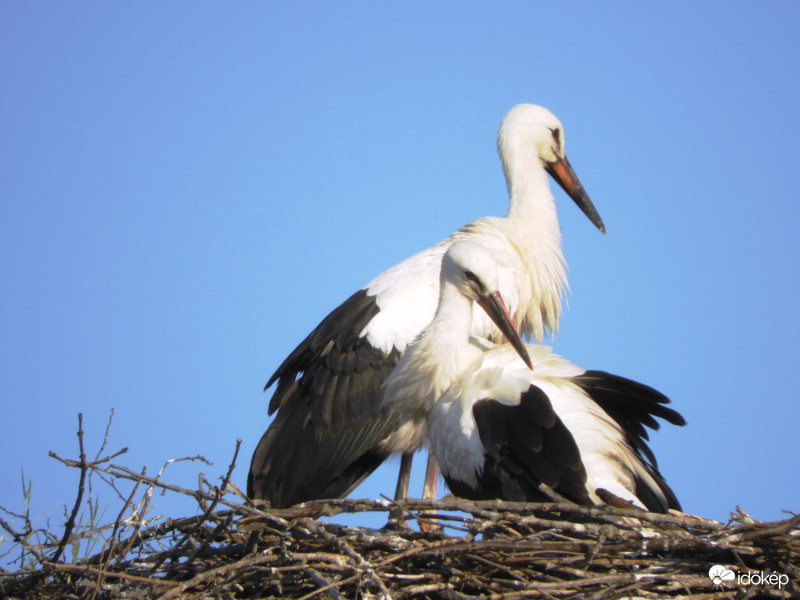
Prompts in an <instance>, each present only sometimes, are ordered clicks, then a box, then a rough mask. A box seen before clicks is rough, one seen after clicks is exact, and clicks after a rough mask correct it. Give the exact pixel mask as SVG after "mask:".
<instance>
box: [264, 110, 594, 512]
mask: <svg viewBox="0 0 800 600" xmlns="http://www.w3.org/2000/svg"><path fill="white" fill-rule="evenodd" d="M498 151H499V154H500V159H501V163H502V166H503V171H504V173H505V176H506V184H507V188H508V193H509V209H508V213H507V214H506V216H505V217H504V218H499V217H485V218H481V219H478V220H476V221H473V222H472V223H470V224H468V225H466V226H464V227H462V228H461V229H460V230H459V231H457V232H456V233H454V234H453V235H452V236H450V237H449V238H447V239H446V240H444V241H442V242H440V243H439V244H436V245H435V246H432V247H431V248H429V249H427V250H425V251H423V252H421V253H419V254H416V255H414V256H412V257H411V258H409V259H407V260H405V261H404V262H402V263H400V264H398V265H396V266H395V267H393V268H391V269H389V270H387V271H385V272H384V273H382V274H381V275H379V276H378V277H376V278H375V279H373V280H372V281H371V282H370V283H369V284H367V285H366V286H365V287H364V288H362V289H361V290H359V291H358V292H356V293H355V294H354V295H353V296H351V297H350V298H349V299H348V300H346V301H345V302H344V303H343V304H342V305H340V306H339V307H338V308H336V309H334V310H333V311H332V312H331V313H330V314H329V315H328V316H327V317H326V318H325V319H324V320H323V321H322V322H321V323H320V325H319V326H318V327H317V328H316V329H314V331H312V332H311V333H310V334H309V335H308V337H307V338H306V339H305V340H304V341H303V342H301V344H300V345H299V346H298V347H297V348H296V349H295V350H294V351H293V352H292V353H291V354H290V355H289V356H288V357H287V358H286V360H284V362H283V363H282V364H281V365H280V367H278V369H277V370H276V372H275V373H274V374H273V375H272V377H271V378H270V380H269V382H268V383H267V387H269V386H271V385H272V384H273V383H275V382H277V388H276V390H275V393H274V395H273V397H272V400H271V401H270V407H269V411H270V413H272V412H275V411H277V415H276V417H275V419H274V420H273V422H272V423H271V425H270V427H269V428H268V430H267V431H266V432H265V434H264V436H263V437H262V439H261V441H260V442H259V444H258V447H257V448H256V450H255V452H254V454H253V459H252V461H251V466H250V473H249V475H248V495H249V496H251V497H254V498H264V499H268V500H270V501H271V503H272V505H273V506H289V505H291V504H295V503H298V502H302V501H306V500H313V499H317V498H322V497H339V496H344V495H346V494H347V493H349V492H350V490H352V489H353V488H354V487H355V486H356V485H358V483H360V482H361V480H363V478H364V477H366V476H367V475H368V474H369V473H371V472H372V471H373V470H374V469H375V468H376V467H377V466H378V465H379V464H380V463H381V462H382V461H383V460H384V459H385V458H386V457H387V456H388V454H389V453H390V452H391V451H394V449H396V450H397V451H403V452H413V450H415V449H416V447H412V446H411V445H409V446H408V447H406V448H401V446H402V445H401V444H396V443H394V441H393V440H392V439H390V438H392V436H394V437H395V438H396V437H397V435H396V432H397V430H398V429H400V428H406V429H407V428H408V427H410V426H411V424H410V423H408V422H404V421H402V419H400V418H398V417H397V416H395V415H391V414H386V413H384V412H382V411H381V410H380V404H381V402H380V400H381V384H382V383H383V382H384V380H385V379H386V377H388V375H389V374H390V373H391V371H392V369H393V368H394V366H395V365H396V364H397V362H398V360H399V358H400V356H401V355H402V353H403V352H404V351H405V349H406V347H407V346H408V344H409V343H410V342H411V341H412V340H413V339H414V338H415V337H416V336H417V335H418V334H419V332H420V331H421V330H422V328H423V327H425V325H427V324H428V323H429V322H430V320H431V319H432V318H433V315H434V312H435V310H436V305H437V301H438V298H439V272H440V267H441V261H442V256H443V254H444V253H445V251H446V250H447V248H448V247H449V246H450V245H451V244H452V243H453V242H455V241H457V240H467V239H468V240H474V241H477V242H480V244H482V245H483V246H485V247H486V248H487V249H488V250H489V251H490V252H491V253H492V256H493V257H494V258H495V260H496V262H497V267H496V268H497V272H498V281H499V286H500V290H501V291H502V293H503V294H504V297H505V298H506V302H507V303H508V305H509V307H510V308H511V314H512V316H513V319H514V321H515V323H517V325H518V327H519V328H520V329H521V330H522V331H523V332H524V333H525V334H526V335H528V336H530V337H532V338H534V339H536V340H541V339H542V338H543V336H544V335H545V334H546V333H547V332H553V331H555V330H556V329H557V327H558V318H559V315H560V311H561V298H562V297H563V295H564V292H565V289H566V274H565V262H564V257H563V255H562V253H561V246H560V241H561V235H560V231H559V227H558V219H557V215H556V208H555V203H554V200H553V196H552V194H551V193H550V188H549V183H548V178H547V174H548V173H550V174H551V175H552V176H553V177H554V178H555V179H556V181H558V183H559V184H560V185H561V186H562V187H563V188H564V190H565V191H566V192H567V193H568V194H569V195H570V197H571V198H572V199H573V200H574V201H575V202H576V203H577V204H578V206H579V207H580V208H581V210H583V211H584V213H586V215H587V216H588V217H589V218H590V219H591V220H592V222H593V223H594V224H595V225H596V226H597V227H598V228H599V229H600V230H601V231H605V228H604V226H603V223H602V221H601V220H600V217H599V216H598V214H597V212H596V210H595V209H594V206H593V205H592V203H591V201H590V200H589V198H588V196H587V195H586V193H585V191H584V190H583V188H582V186H581V184H580V182H579V180H578V178H577V176H576V175H575V173H574V171H573V170H572V167H571V166H570V164H569V162H568V161H567V159H566V155H565V154H564V148H563V129H562V126H561V123H560V122H559V121H558V119H556V117H555V116H554V115H553V114H552V113H550V112H549V111H548V110H546V109H544V108H542V107H539V106H534V105H529V104H521V105H518V106H515V107H514V108H512V109H511V110H510V111H509V112H508V114H507V115H506V116H505V118H504V119H503V122H502V124H501V127H500V131H499V133H498ZM477 312H478V311H476V313H477ZM471 328H472V331H473V333H475V334H476V335H480V336H483V337H486V338H488V339H495V340H499V339H501V337H500V336H499V334H498V331H497V328H496V327H495V326H494V325H493V324H492V322H491V320H490V319H488V318H487V317H485V316H484V315H482V314H476V315H475V317H474V321H473V322H472V325H471ZM414 436H416V438H415V439H418V438H419V435H418V432H417V433H414V435H412V437H414ZM390 448H392V450H390Z"/></svg>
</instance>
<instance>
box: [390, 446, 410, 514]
mask: <svg viewBox="0 0 800 600" xmlns="http://www.w3.org/2000/svg"><path fill="white" fill-rule="evenodd" d="M413 458H414V454H413V452H409V453H403V454H402V455H401V456H400V471H399V472H398V474H397V487H396V488H395V490H394V501H395V502H403V501H404V500H405V499H406V498H407V497H408V483H409V481H410V480H411V461H412V460H413ZM389 523H390V524H391V525H392V526H393V527H397V526H399V527H403V528H407V527H408V526H407V525H406V520H405V518H403V509H402V508H398V507H394V508H392V509H391V510H390V511H389Z"/></svg>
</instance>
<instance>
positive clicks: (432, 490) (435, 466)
mask: <svg viewBox="0 0 800 600" xmlns="http://www.w3.org/2000/svg"><path fill="white" fill-rule="evenodd" d="M438 479H439V463H438V462H436V457H435V456H434V455H433V452H430V451H429V452H428V466H427V468H426V469H425V482H424V483H423V484H422V499H423V500H430V501H433V500H436V482H437V480H438ZM429 514H434V515H435V514H436V511H435V510H433V511H431V512H430V513H429ZM436 528H437V527H436V525H430V524H428V523H423V522H420V524H419V530H420V531H422V532H423V533H426V532H428V531H433V530H434V529H436Z"/></svg>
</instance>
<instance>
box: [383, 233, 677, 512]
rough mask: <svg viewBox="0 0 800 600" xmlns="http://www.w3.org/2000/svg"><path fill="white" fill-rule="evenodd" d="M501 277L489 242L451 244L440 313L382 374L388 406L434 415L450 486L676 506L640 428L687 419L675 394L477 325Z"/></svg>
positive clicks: (502, 494)
mask: <svg viewBox="0 0 800 600" xmlns="http://www.w3.org/2000/svg"><path fill="white" fill-rule="evenodd" d="M498 285H499V284H498V271H497V267H496V265H495V264H494V261H493V256H492V254H491V253H490V252H488V251H487V250H486V249H485V248H483V247H481V246H480V245H477V244H474V243H469V242H458V243H456V244H453V245H452V246H451V247H450V249H449V251H448V253H447V254H446V255H445V257H444V260H443V263H442V287H441V300H440V303H439V306H438V310H437V312H436V315H435V316H434V318H433V320H432V321H431V323H430V324H429V325H428V326H427V327H426V328H425V329H424V330H423V331H422V333H421V334H420V335H419V337H418V338H417V339H416V340H415V341H414V342H413V343H412V344H411V346H410V347H409V348H408V350H407V351H406V353H405V354H404V355H403V357H402V359H401V361H400V364H399V365H398V366H397V368H396V369H395V370H394V372H393V373H392V375H391V376H390V377H389V379H388V380H387V382H386V384H385V386H384V387H385V392H386V393H385V399H384V403H385V405H386V407H387V409H388V410H389V411H391V412H393V413H394V414H399V415H401V416H402V417H403V418H404V419H405V420H406V421H407V422H418V421H420V420H422V421H426V424H427V430H426V432H427V437H428V439H429V441H430V448H431V451H432V453H433V454H434V456H435V457H436V459H437V461H438V462H439V465H440V468H441V471H442V475H443V476H444V478H445V480H446V481H447V483H448V485H449V486H450V489H451V490H452V491H453V492H454V493H456V494H457V495H460V496H464V497H468V498H475V499H480V498H503V499H506V500H517V501H526V500H539V499H546V497H544V496H543V495H542V494H541V492H540V491H539V489H538V486H539V484H540V483H546V484H547V485H549V486H550V487H552V488H553V489H555V490H556V491H557V492H559V493H561V494H562V495H564V496H566V497H568V498H570V499H572V500H574V501H576V502H580V503H583V504H593V503H598V502H600V501H601V496H600V495H599V494H602V492H598V490H605V491H607V492H610V493H611V494H613V496H616V497H617V498H621V499H623V500H626V501H629V502H631V503H633V504H635V505H637V506H640V507H641V508H648V509H651V510H659V511H666V510H667V509H668V508H678V502H677V499H676V498H675V496H674V494H673V493H672V491H671V490H670V489H669V487H668V486H667V485H666V483H665V482H664V480H663V478H662V477H661V475H660V474H659V473H658V470H657V467H656V464H655V459H654V457H653V456H652V453H651V452H650V450H649V448H647V445H646V443H645V440H646V439H647V434H646V432H645V430H644V428H643V425H648V426H651V427H657V423H656V421H655V420H654V419H653V417H654V416H659V417H662V418H665V419H667V420H669V421H670V422H673V423H676V424H683V419H682V418H681V417H680V415H678V414H677V413H675V411H673V410H672V409H669V408H667V407H666V406H665V404H666V403H667V402H668V400H667V399H666V398H665V397H664V396H663V395H661V394H659V393H658V392H656V391H655V390H653V389H652V388H649V387H647V386H644V385H642V384H639V383H636V382H633V381H630V380H627V379H624V378H621V377H617V376H614V375H610V374H608V373H603V372H600V371H588V372H587V371H585V370H583V369H580V368H579V367H576V366H575V365H572V364H570V363H569V362H568V361H566V360H564V359H562V358H560V357H559V356H557V355H555V354H553V353H552V352H551V350H550V349H549V348H547V347H545V346H536V345H527V346H525V345H523V344H522V342H521V340H520V339H519V337H518V334H516V332H514V331H513V330H511V331H509V332H508V333H507V337H508V339H509V342H511V344H510V345H509V344H503V345H499V346H495V345H493V344H491V343H490V342H487V341H485V340H480V339H476V338H474V337H470V335H469V332H470V327H469V324H470V322H471V321H472V316H473V315H472V313H473V302H477V303H479V304H480V305H481V306H485V305H486V302H487V299H488V298H491V297H492V295H493V294H495V293H496V291H497V289H498ZM474 312H478V310H477V309H476V310H475V311H474ZM496 315H497V313H496ZM498 318H500V320H502V317H498ZM498 326H499V327H500V326H502V324H501V323H500V322H499V321H498ZM507 327H511V325H510V320H509V323H507ZM505 331H508V329H505ZM529 365H532V366H533V369H532V370H531V369H530V368H529ZM417 442H419V440H417Z"/></svg>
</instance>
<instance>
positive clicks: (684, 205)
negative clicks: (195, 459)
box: [0, 1, 800, 522]
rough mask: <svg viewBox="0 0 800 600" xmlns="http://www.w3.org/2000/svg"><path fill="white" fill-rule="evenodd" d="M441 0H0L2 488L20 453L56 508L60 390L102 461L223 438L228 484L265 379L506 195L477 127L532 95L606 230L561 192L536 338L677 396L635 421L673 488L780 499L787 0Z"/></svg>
mask: <svg viewBox="0 0 800 600" xmlns="http://www.w3.org/2000/svg"><path fill="white" fill-rule="evenodd" d="M454 6H455V5H454V4H453V3H449V2H448V3H443V2H438V3H437V2H434V3H431V2H424V3H422V2H418V3H415V2H411V3H408V2H403V3H394V4H390V3H377V4H376V3H372V2H362V3H353V2H336V3H324V4H323V3H302V4H298V3H276V2H239V3H221V2H219V3H208V2H169V3H161V2H158V3H156V2H137V3H110V4H109V3H100V2H81V3H54V2H33V1H32V2H3V3H0V81H2V88H3V92H2V94H0V195H1V196H2V200H0V265H2V267H0V274H1V275H0V276H1V277H2V295H0V324H1V325H0V331H2V335H1V336H0V352H1V353H2V355H1V356H0V398H2V406H3V412H2V414H3V424H4V426H3V427H2V434H1V435H0V456H2V457H3V460H2V462H0V468H1V469H2V471H0V505H3V506H5V507H7V508H11V509H20V508H21V507H22V493H21V489H20V484H19V482H20V473H21V470H23V469H24V475H25V478H26V479H31V480H33V509H34V513H36V514H42V513H45V512H46V511H48V510H49V511H50V512H49V513H47V514H48V518H50V519H51V521H53V522H58V521H59V520H60V519H61V514H62V510H61V509H60V508H59V507H60V506H61V505H63V504H71V502H72V501H73V500H74V497H75V489H76V484H77V475H78V474H77V471H74V470H68V469H66V468H64V467H62V466H61V465H59V464H58V463H56V462H55V461H54V460H52V459H50V458H48V456H47V453H48V451H49V450H54V451H55V452H57V453H58V454H60V455H62V456H76V455H77V443H76V437H75V432H76V427H77V423H76V414H77V413H78V412H83V413H84V418H85V425H84V426H85V429H86V443H87V449H88V450H89V451H90V453H91V455H93V454H94V452H96V449H97V447H98V445H99V443H100V440H101V439H102V434H103V428H104V426H105V423H106V420H107V418H108V413H109V410H110V409H111V408H112V407H113V408H114V409H115V411H116V412H115V417H114V423H113V426H112V430H111V437H110V440H109V449H110V450H115V449H118V448H121V447H123V446H128V447H130V451H129V453H128V454H127V455H126V456H124V457H121V458H119V459H117V460H118V462H120V463H122V464H125V465H126V466H128V467H131V468H134V469H138V468H140V467H141V466H144V465H147V466H148V470H149V472H151V473H153V472H155V471H157V470H158V469H159V468H160V467H161V465H162V463H163V462H164V461H165V460H166V459H171V458H179V457H183V456H194V455H197V454H202V455H204V456H206V457H207V458H209V459H210V460H212V461H213V462H214V463H215V464H214V466H212V467H209V466H203V465H200V464H192V463H182V464H177V465H172V466H170V467H169V468H168V469H167V472H166V474H165V475H164V478H165V479H168V480H170V481H172V482H174V483H176V484H179V485H185V486H187V487H193V486H194V485H195V482H196V473H197V471H199V470H202V471H204V472H205V473H206V475H207V477H210V478H212V477H216V476H218V475H221V474H223V473H224V472H225V470H226V467H227V465H228V463H229V461H230V459H231V456H232V452H233V448H234V444H235V440H236V438H239V437H241V438H242V439H243V446H242V454H241V457H240V460H239V468H238V470H237V471H236V474H235V476H234V481H235V483H237V484H238V485H240V486H242V487H244V481H245V477H246V473H247V466H248V464H249V459H250V455H251V453H252V451H253V448H254V447H255V444H256V443H257V441H258V439H259V437H260V436H261V434H262V432H263V431H264V429H265V428H266V426H267V422H268V420H267V415H266V405H267V402H268V400H269V395H268V394H264V393H263V392H262V386H263V384H264V383H265V381H266V380H267V378H268V377H269V375H270V374H271V373H272V371H273V370H274V369H275V368H276V367H277V366H278V364H279V363H280V361H281V360H282V359H283V358H284V357H285V355H286V354H287V353H288V352H289V351H290V350H292V349H293V348H294V346H295V345H296V344H297V343H298V342H299V341H300V340H302V339H303V337H305V335H306V334H307V333H308V332H309V331H310V330H311V328H313V327H314V326H315V325H316V324H317V323H318V322H319V320H320V319H321V318H322V317H323V316H324V315H325V314H327V312H328V311H329V310H330V309H332V308H334V307H335V306H336V305H338V304H339V303H340V302H341V301H342V300H343V299H345V298H346V297H347V296H349V295H350V294H351V293H352V292H353V291H355V290H356V289H358V288H359V287H361V286H362V285H364V284H365V283H366V282H367V281H369V280H370V279H371V278H372V277H373V276H375V275H376V274H378V273H379V272H381V271H383V270H384V269H386V268H388V267H390V266H391V265H393V264H395V263H396V262H398V261H400V260H402V259H403V258H405V257H407V256H409V255H411V254H412V253H414V252H417V251H418V250H421V249H423V248H425V247H427V246H429V245H430V244H432V243H434V242H436V241H438V240H439V239H441V238H443V237H444V236H446V235H448V234H449V233H451V232H452V231H453V230H455V229H456V228H457V227H458V226H460V225H462V224H464V223H466V222H468V221H471V220H472V219H474V218H476V217H479V216H483V215H502V214H504V212H505V210H506V206H507V201H506V192H505V185H504V181H503V177H502V173H501V170H500V165H499V161H498V159H497V156H496V151H495V135H496V131H497V127H498V125H499V123H500V120H501V118H502V117H503V115H504V114H505V112H506V111H507V110H508V109H509V108H510V107H511V106H512V105H514V104H517V103H520V102H532V103H537V104H542V105H544V106H546V107H548V108H550V109H551V110H552V111H553V112H554V113H555V114H556V115H558V116H559V117H560V119H561V120H562V122H563V124H564V127H565V131H566V148H567V154H568V156H569V157H570V160H571V162H572V164H573V166H574V167H575V169H576V171H577V172H578V174H579V176H580V177H581V180H582V182H583V184H584V186H585V187H586V189H587V191H588V192H589V194H590V196H591V198H592V200H593V201H594V203H595V205H596V206H597V208H598V210H599V211H600V214H601V215H602V217H603V219H604V220H605V222H606V225H607V227H608V234H607V235H606V236H603V235H601V234H600V233H598V232H597V231H596V230H595V229H594V228H593V227H592V226H591V224H590V223H589V222H588V221H587V220H586V219H585V217H584V216H583V215H582V214H581V213H580V212H579V211H578V210H577V209H576V208H575V206H574V205H572V203H571V202H570V201H569V200H568V199H566V197H565V196H564V195H563V193H561V191H560V190H558V191H557V192H556V199H557V202H558V205H559V214H560V218H561V225H562V231H563V238H564V252H565V255H566V257H567V260H568V262H569V265H570V270H569V276H570V284H571V288H572V293H571V295H570V297H569V299H568V310H567V311H566V313H565V315H564V317H563V319H562V322H561V331H560V334H559V335H558V337H557V338H556V339H555V340H554V342H553V345H554V347H555V349H556V351H557V352H558V353H560V354H562V355H563V356H565V357H567V358H569V359H571V360H572V361H573V362H575V363H576V364H579V365H581V366H583V367H586V368H596V369H605V370H609V371H612V372H614V373H617V374H620V375H625V376H628V377H631V378H634V379H638V380H640V381H642V382H645V383H648V384H650V385H652V386H654V387H656V388H658V389H660V390H661V391H663V392H664V393H666V394H667V395H669V396H670V397H671V398H672V399H673V402H674V407H675V408H677V409H678V410H680V411H681V412H682V413H683V414H684V415H685V416H686V418H687V420H688V421H689V425H688V426H687V427H685V428H682V429H678V428H673V427H667V429H666V430H664V431H660V432H657V433H655V434H654V436H653V444H652V445H653V447H654V449H655V451H656V454H657V456H658V459H659V463H660V465H661V467H662V471H663V473H664V474H665V475H666V477H667V479H668V481H669V483H670V484H672V486H673V487H674V489H675V491H676V492H677V494H678V496H679V497H680V499H681V500H682V502H683V504H684V507H685V508H686V510H687V511H689V512H693V513H697V514H700V515H702V516H704V517H708V518H714V519H720V520H725V519H726V518H727V516H728V514H729V512H730V511H731V510H733V509H734V508H735V507H736V506H737V505H741V506H742V507H743V508H744V509H745V510H747V511H749V512H750V513H751V514H752V515H753V516H754V517H756V518H759V519H776V518H780V517H782V516H783V514H782V512H781V511H782V509H791V510H794V511H797V510H798V509H800V504H799V503H798V502H800V500H798V499H800V483H799V482H800V478H798V476H797V474H798V472H800V460H799V459H798V456H800V453H798V451H797V423H798V420H800V409H798V404H800V397H799V396H800V392H798V386H797V385H796V383H795V379H796V374H797V372H798V365H797V363H798V358H800V353H799V352H798V339H800V327H799V326H798V325H799V324H800V317H798V307H797V305H798V300H797V297H798V291H799V290H798V283H800V266H799V265H798V257H799V256H800V241H799V240H800V234H799V232H798V225H800V197H799V196H800V193H798V191H797V181H796V179H797V178H796V171H797V165H798V164H800V144H798V140H799V139H800V120H798V108H799V107H800V77H798V66H800V65H799V63H800V38H798V36H797V27H798V24H799V23H800V4H798V3H796V2H766V3H759V4H754V3H729V2H701V3H697V2H691V3H688V2H687V3H663V4H660V3H639V2H604V3H591V2H578V3H569V4H568V5H564V4H563V3H543V2H472V3H467V4H460V5H459V8H458V9H457V10H456V9H454ZM417 462H418V464H421V463H422V462H423V461H422V460H419V459H418V461H417ZM395 471H396V463H395V464H392V465H390V466H389V467H386V468H384V469H382V470H381V471H380V472H379V473H378V474H376V476H374V477H373V478H372V479H371V480H370V481H369V482H368V483H367V484H365V485H364V486H362V487H361V488H360V489H359V490H357V492H356V495H357V496H363V497H371V498H376V497H378V496H379V494H381V493H384V494H387V495H391V493H392V492H393V490H394V476H395ZM415 476H416V477H418V476H419V472H417V473H416V475H415ZM98 483H99V482H98ZM412 486H416V487H412V492H414V491H415V490H416V491H415V493H417V494H418V493H419V489H420V482H419V479H417V481H416V483H412ZM98 489H102V487H100V488H98ZM103 493H106V492H103ZM107 499H108V502H109V503H113V502H114V501H115V498H114V497H113V495H110V496H108V497H107ZM158 502H159V503H160V506H159V509H158V510H159V511H161V512H162V513H164V514H168V515H170V516H180V515H181V513H185V512H188V511H191V509H192V507H191V503H188V504H180V502H176V501H174V500H173V499H171V498H168V497H167V498H160V497H159V498H158Z"/></svg>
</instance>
